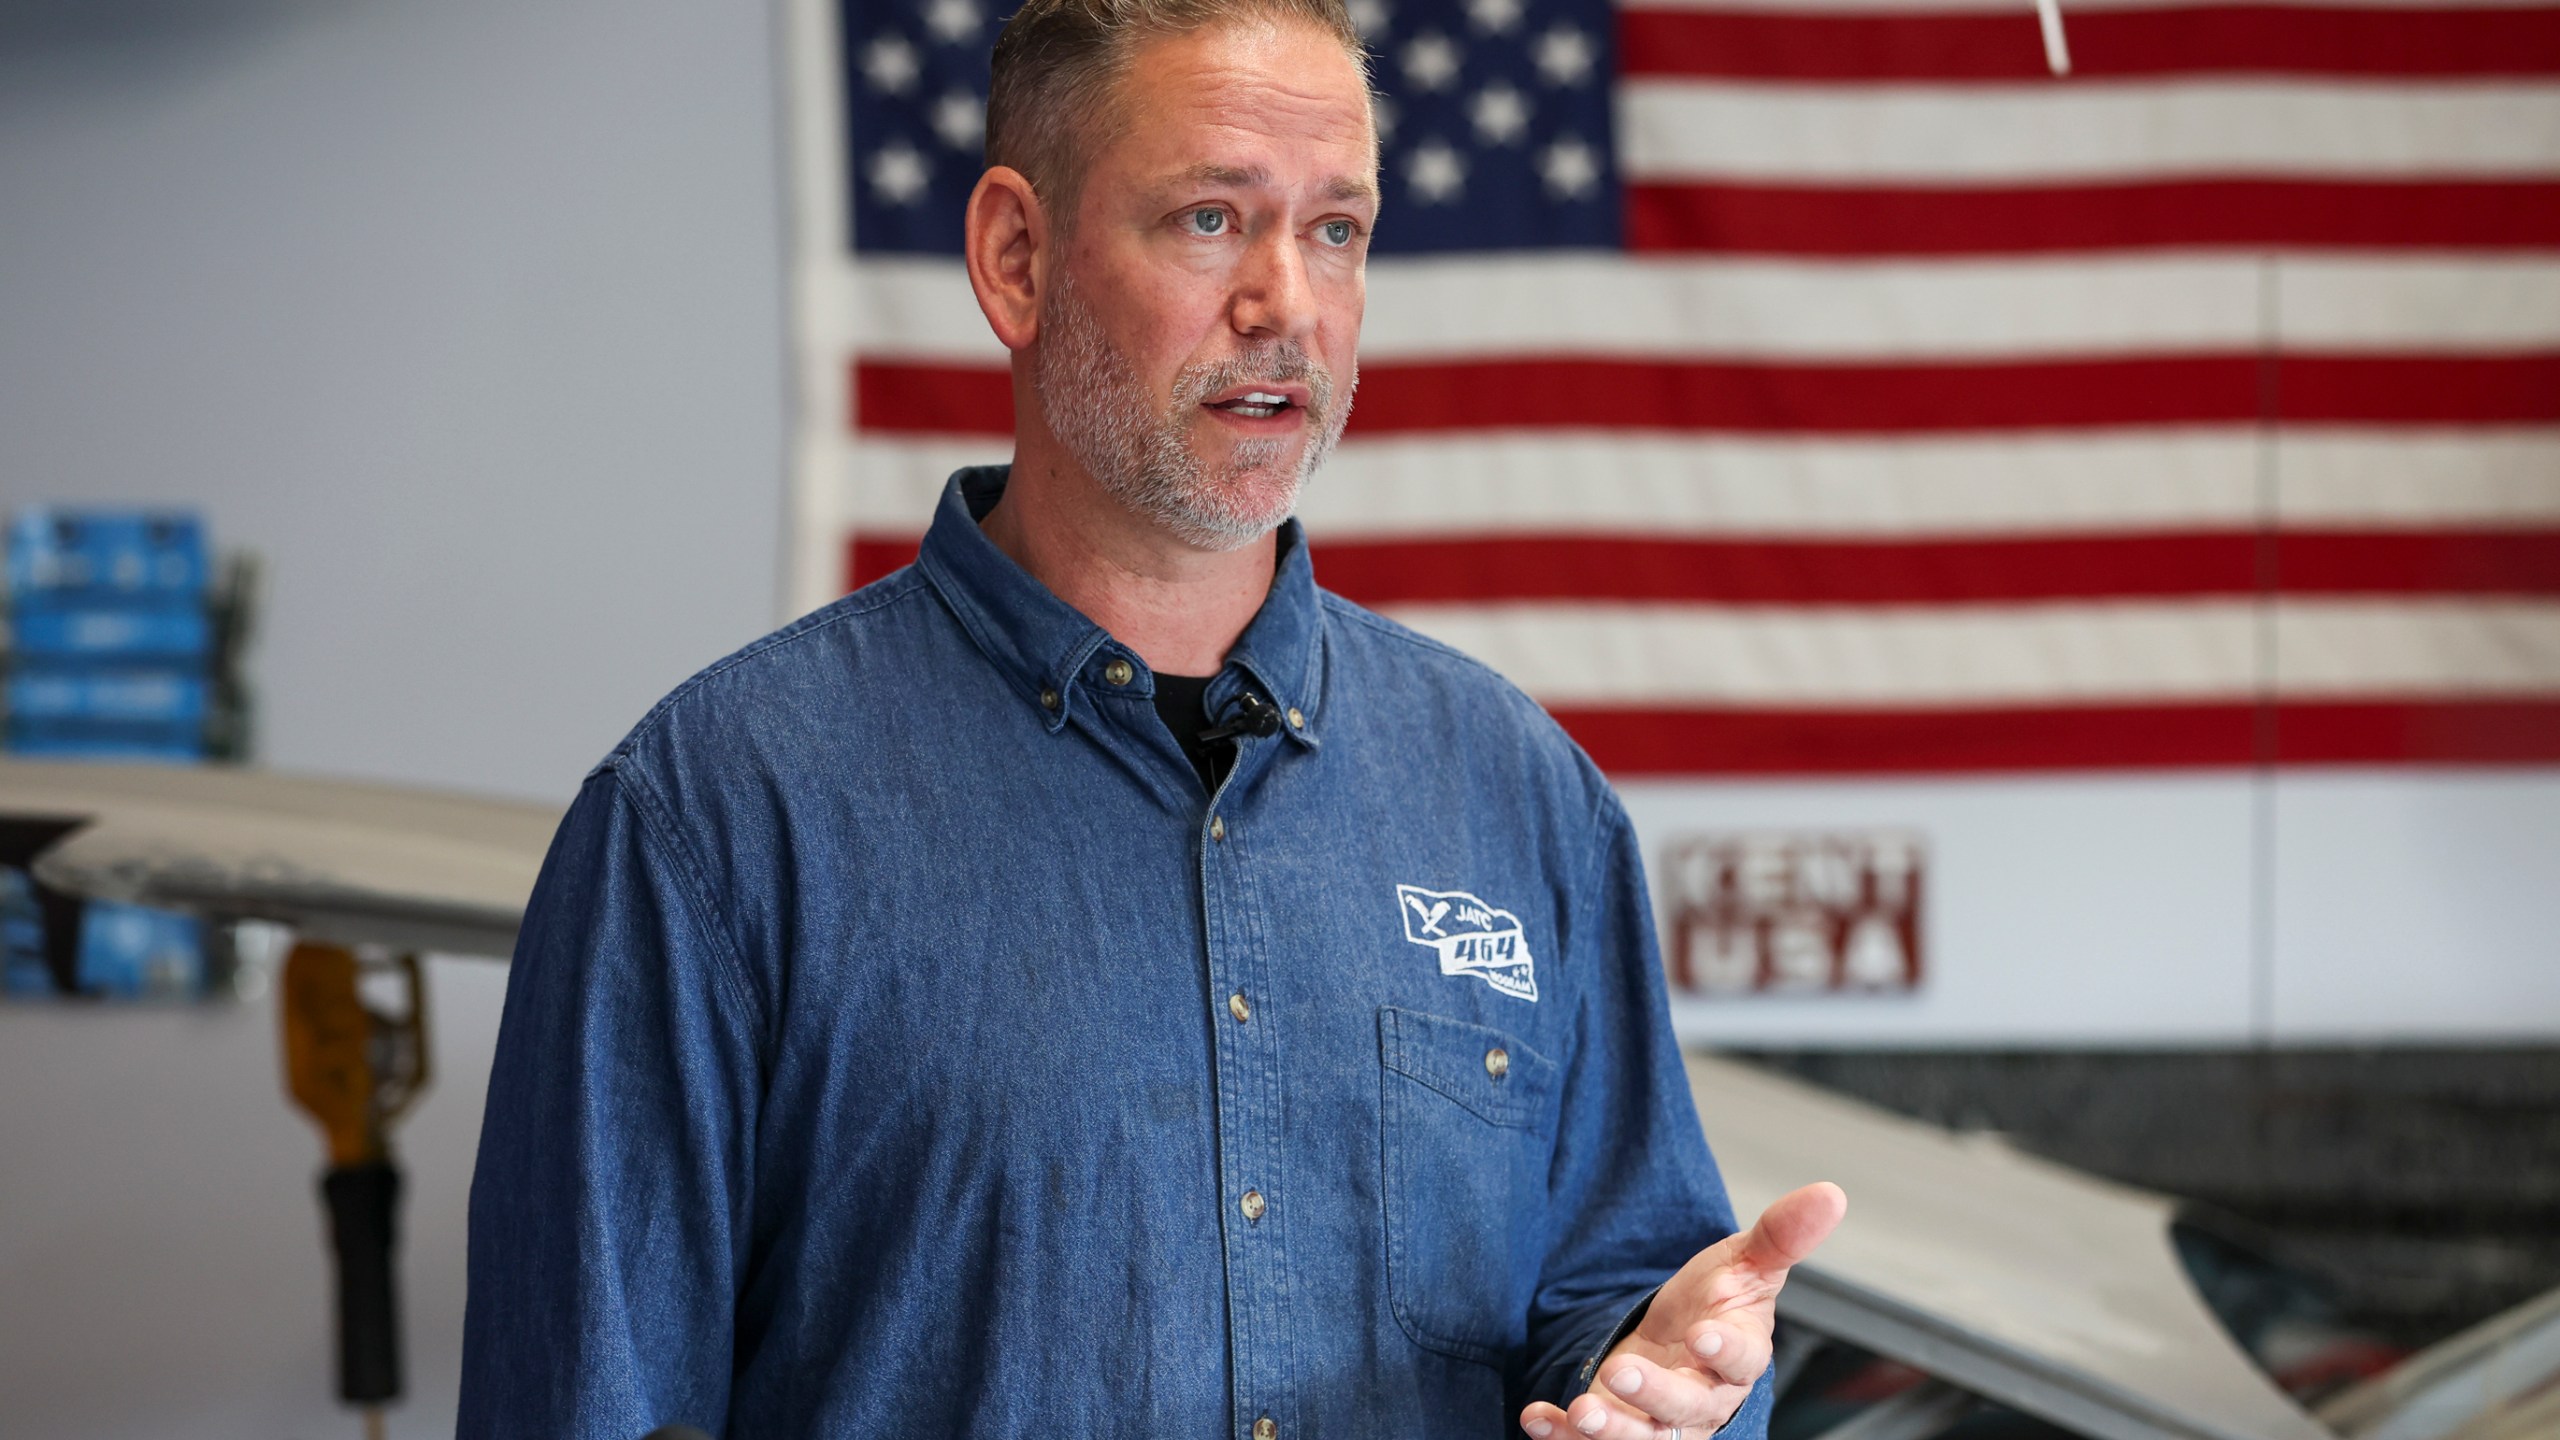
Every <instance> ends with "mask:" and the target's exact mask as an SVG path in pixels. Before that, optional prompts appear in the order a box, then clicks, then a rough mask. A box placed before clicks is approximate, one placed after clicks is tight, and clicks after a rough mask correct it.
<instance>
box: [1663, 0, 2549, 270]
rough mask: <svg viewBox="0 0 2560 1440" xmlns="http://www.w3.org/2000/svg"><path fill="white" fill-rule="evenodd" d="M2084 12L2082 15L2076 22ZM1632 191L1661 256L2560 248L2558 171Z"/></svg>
mask: <svg viewBox="0 0 2560 1440" xmlns="http://www.w3.org/2000/svg"><path fill="white" fill-rule="evenodd" d="M2097 13H2103V12H2097ZM2082 18H2085V17H2075V18H2074V19H2073V21H2072V23H2073V25H2075V26H2077V25H2078V24H2080V23H2081V20H2082ZM1626 203H1627V244H1628V246H1629V248H1631V249H1635V250H1640V251H1652V252H1660V253H1671V252H1678V253H1713V254H1759V255H1841V256H1847V255H2019V254H2039V253H2045V252H2050V251H2062V250H2131V249H2157V248H2163V247H2184V246H2258V245H2276V246H2286V247H2291V248H2300V249H2339V250H2353V249H2396V248H2402V247H2428V248H2436V249H2461V250H2513V249H2549V248H2552V247H2555V246H2560V180H2553V179H2551V178H2547V177H2545V178H2535V177H2518V178H2515V179H2509V180H2405V181H2403V180H2374V181H2361V180H2268V179H2250V178H2244V177H2230V178H2219V179H2198V180H2174V181H2143V182H2127V183H2121V184H2104V185H2034V186H1995V187H1972V188H1967V187H1956V186H1944V187H1940V186H1918V187H1901V188H1895V187H1886V186H1867V185H1860V186H1850V187H1842V186H1813V185H1728V184H1706V183H1699V184H1636V185H1629V186H1628V187H1627V202H1626Z"/></svg>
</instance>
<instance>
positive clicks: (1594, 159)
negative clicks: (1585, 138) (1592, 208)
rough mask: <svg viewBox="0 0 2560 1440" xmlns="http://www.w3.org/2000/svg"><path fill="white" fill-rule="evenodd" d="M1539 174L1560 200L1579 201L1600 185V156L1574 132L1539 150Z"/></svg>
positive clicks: (1548, 189)
mask: <svg viewBox="0 0 2560 1440" xmlns="http://www.w3.org/2000/svg"><path fill="white" fill-rule="evenodd" d="M1538 174H1539V175H1540V177H1542V178H1543V179H1545V181H1546V182H1547V192H1548V193H1549V194H1551V195H1553V196H1555V197H1556V198H1557V199H1559V200H1580V199H1583V198H1585V197H1586V196H1588V195H1590V194H1591V192H1592V191H1594V190H1596V189H1598V188H1599V185H1600V157H1599V156H1597V155H1594V154H1592V153H1591V147H1590V146H1588V145H1585V144H1583V143H1582V142H1581V141H1580V140H1578V139H1576V138H1575V137H1573V136H1571V135H1567V136H1566V137H1564V138H1563V139H1561V140H1559V141H1557V142H1556V143H1554V144H1553V145H1550V146H1548V147H1547V148H1546V149H1544V150H1541V151H1539V152H1538Z"/></svg>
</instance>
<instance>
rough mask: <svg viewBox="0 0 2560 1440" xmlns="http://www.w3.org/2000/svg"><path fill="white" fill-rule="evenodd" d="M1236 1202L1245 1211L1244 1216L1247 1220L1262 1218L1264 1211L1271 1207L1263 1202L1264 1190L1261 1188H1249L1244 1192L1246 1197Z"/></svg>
mask: <svg viewBox="0 0 2560 1440" xmlns="http://www.w3.org/2000/svg"><path fill="white" fill-rule="evenodd" d="M1236 1203H1237V1206H1238V1208H1240V1209H1242V1210H1243V1211H1244V1218H1246V1219H1247V1220H1259V1219H1261V1218H1262V1212H1263V1211H1265V1210H1268V1209H1270V1208H1271V1207H1270V1206H1269V1205H1267V1204H1265V1203H1264V1202H1263V1199H1262V1192H1261V1191H1259V1190H1247V1191H1246V1192H1244V1199H1242V1200H1240V1201H1238V1202H1236Z"/></svg>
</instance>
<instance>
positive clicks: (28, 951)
mask: <svg viewBox="0 0 2560 1440" xmlns="http://www.w3.org/2000/svg"><path fill="white" fill-rule="evenodd" d="M0 935H4V936H5V938H6V947H5V949H4V950H0V994H5V995H8V996H11V997H15V998H21V999H29V998H38V997H43V996H48V995H53V994H55V993H57V992H56V991H55V989H54V984H53V972H52V971H51V970H49V969H47V968H46V967H45V963H44V922H43V920H42V918H41V916H40V915H39V914H38V913H37V910H36V904H35V895H34V892H33V890H32V889H31V888H30V887H29V886H28V884H27V879H26V877H25V876H24V875H21V874H19V873H18V872H17V871H14V870H10V871H0ZM79 974H80V988H81V989H82V991H83V992H85V993H87V994H91V995H100V996H106V997H109V998H112V999H120V1000H157V999H169V1000H180V999H193V998H195V997H196V996H198V995H200V994H202V993H203V991H204V988H205V959H204V925H203V922H201V921H198V920H196V919H194V918H192V917H190V916H185V915H178V914H173V913H171V912H169V911H166V910H151V909H146V908H144V907H142V906H139V905H118V904H112V903H109V902H107V901H93V902H91V903H90V904H89V905H88V906H87V907H86V908H85V910H84V912H83V915H82V918H81V922H80V963H79Z"/></svg>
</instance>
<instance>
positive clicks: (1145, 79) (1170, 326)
mask: <svg viewBox="0 0 2560 1440" xmlns="http://www.w3.org/2000/svg"><path fill="white" fill-rule="evenodd" d="M1118 99H1119V104H1120V106H1121V121H1122V124H1121V126H1120V129H1119V132H1118V136H1117V138H1115V139H1114V140H1113V141H1112V142H1111V143H1110V144H1109V145H1107V146H1106V147H1105V148H1103V149H1102V150H1100V151H1099V152H1098V153H1096V154H1094V155H1093V156H1092V157H1091V158H1090V160H1089V162H1088V165H1087V168H1086V171H1085V180H1084V189H1083V192H1082V195H1081V197H1080V200H1079V204H1078V208H1077V211H1076V220H1075V225H1074V227H1073V238H1072V240H1071V241H1070V242H1069V245H1068V250H1067V253H1066V255H1065V256H1064V257H1063V259H1062V262H1061V264H1060V265H1059V267H1058V268H1057V270H1056V272H1055V278H1054V279H1053V281H1052V283H1051V287H1050V289H1049V292H1048V294H1047V296H1046V299H1045V301H1044V304H1043V306H1042V309H1041V316H1040V324H1041V329H1040V338H1039V342H1038V347H1039V353H1038V356H1037V358H1036V364H1035V369H1034V383H1035V385H1036V388H1037V390H1038V392H1039V397H1040V406H1041V413H1042V416H1043V417H1044V418H1045V419H1046V420H1047V422H1048V425H1049V429H1050V431H1051V433H1052V434H1054V435H1056V436H1057V437H1058V440H1059V442H1060V443H1061V444H1063V445H1065V446H1066V447H1067V449H1068V450H1069V451H1070V452H1072V453H1073V454H1074V455H1075V456H1076V458H1077V459H1078V460H1079V461H1080V462H1081V463H1082V464H1083V465H1084V467H1085V469H1086V470H1087V471H1088V472H1090V473H1091V474H1092V475H1093V477H1094V479H1095V480H1096V481H1097V482H1099V483H1100V484H1101V485H1102V486H1103V487H1104V488H1105V489H1106V490H1108V491H1109V492H1110V493H1111V494H1112V495H1114V496H1115V497H1117V498H1118V499H1119V500H1120V501H1121V502H1122V503H1123V504H1125V505H1127V506H1128V507H1129V508H1130V509H1131V510H1133V511H1135V512H1137V513H1138V514H1140V515H1143V516H1145V517H1147V518H1148V519H1150V520H1152V521H1154V522H1155V523H1156V524H1158V525H1160V526H1161V527H1163V528H1164V529H1165V530H1167V531H1168V532H1169V533H1171V534H1173V535H1175V536H1177V537H1178V538H1180V539H1182V540H1183V541H1185V542H1187V543H1189V544H1192V545H1196V546H1199V547H1201V548H1203V549H1210V550H1229V549H1234V548H1236V547H1238V546H1241V545H1244V544H1246V543H1248V542H1250V541H1252V540H1254V539H1257V538H1259V537H1261V536H1263V535H1266V534H1268V533H1270V531H1271V529H1272V528H1273V527H1274V526H1276V525H1278V524H1279V523H1280V522H1281V521H1282V520H1285V519H1287V518H1288V516H1289V512H1290V511H1291V510H1292V509H1293V508H1294V507H1295V505H1296V503H1297V495H1298V487H1299V485H1300V483H1301V482H1302V481H1303V480H1304V479H1305V478H1306V476H1307V475H1308V474H1310V473H1311V472H1313V471H1314V469H1315V468H1316V466H1317V465H1319V464H1320V463H1322V462H1323V460H1324V457H1325V455H1326V453H1327V452H1329V451H1330V450H1331V449H1332V448H1333V442H1334V441H1335V440H1336V439H1338V438H1339V437H1340V436H1341V434H1342V424H1343V421H1344V420H1345V419H1346V418H1347V417H1348V416H1349V415H1350V412H1351V391H1352V387H1353V385H1354V383H1356V381H1357V379H1358V373H1359V372H1358V361H1357V359H1356V356H1355V351H1356V348H1357V345H1358V342H1359V334H1360V312H1361V307H1362V305H1363V303H1364V301H1365V290H1364V280H1363V269H1362V267H1363V265H1364V263H1365V261H1366V258H1367V254H1368V248H1369V228H1370V225H1371V224H1372V223H1373V222H1374V220H1375V219H1376V216H1377V189H1376V184H1375V180H1374V168H1375V167H1374V159H1375V154H1376V148H1375V140H1374V136H1373V133H1372V131H1371V129H1370V119H1369V97H1368V92H1367V90H1366V88H1365V87H1364V85H1363V84H1362V82H1361V78H1360V74H1359V71H1358V70H1357V69H1356V68H1355V67H1354V66H1353V64H1352V62H1351V59H1350V57H1349V56H1347V55H1345V54H1344V53H1343V51H1342V47H1341V46H1340V44H1338V43H1337V42H1336V41H1335V40H1334V39H1333V38H1332V37H1331V36H1329V35H1327V34H1325V33H1324V32H1322V31H1320V30H1317V29H1315V28H1314V27H1312V26H1306V25H1299V24H1294V23H1286V22H1283V23H1276V24H1262V23H1246V24H1238V25H1229V26H1218V27H1213V28H1211V29H1208V30H1204V31H1200V32H1196V33H1194V34H1190V35H1185V36H1179V37H1176V38H1173V39H1168V40H1161V41H1157V42H1155V43H1153V44H1151V45H1149V46H1147V47H1146V48H1145V49H1144V50H1142V51H1140V52H1139V54H1138V56H1137V58H1136V61H1135V63H1134V64H1133V65H1132V66H1131V69H1130V72H1129V74H1128V75H1127V76H1126V78H1125V79H1124V80H1123V81H1122V84H1121V87H1120V91H1119V96H1118Z"/></svg>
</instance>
